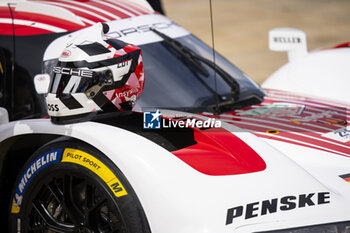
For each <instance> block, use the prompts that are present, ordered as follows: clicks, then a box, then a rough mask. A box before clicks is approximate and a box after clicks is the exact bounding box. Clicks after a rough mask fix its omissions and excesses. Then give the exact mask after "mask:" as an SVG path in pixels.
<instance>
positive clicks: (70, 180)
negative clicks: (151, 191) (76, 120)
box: [9, 139, 150, 233]
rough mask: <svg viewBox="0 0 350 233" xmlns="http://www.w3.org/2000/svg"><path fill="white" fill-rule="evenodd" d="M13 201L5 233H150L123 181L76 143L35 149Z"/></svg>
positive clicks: (99, 156)
mask: <svg viewBox="0 0 350 233" xmlns="http://www.w3.org/2000/svg"><path fill="white" fill-rule="evenodd" d="M11 199H12V203H11V207H10V210H9V211H10V214H9V229H10V231H9V232H28V233H31V232H76V233H96V232H106V233H107V232H113V233H117V232H118V233H149V232H150V229H149V226H148V223H147V219H146V216H145V214H144V212H143V209H142V207H141V204H140V202H139V200H138V198H137V196H136V194H135V192H134V191H133V189H132V187H131V185H130V184H129V183H128V181H127V179H126V177H125V176H124V175H123V174H122V172H121V171H120V170H119V169H118V168H117V167H116V166H115V165H114V164H113V163H112V162H111V161H110V160H109V159H108V158H107V157H106V156H105V155H103V154H102V153H101V152H100V151H98V150H96V149H95V148H93V147H91V146H89V145H86V144H84V143H82V142H79V141H72V140H67V139H64V140H58V141H57V140H56V141H55V142H52V143H49V144H46V145H45V146H43V147H41V148H40V149H38V150H37V151H36V152H35V153H34V154H33V155H32V156H31V157H30V159H29V160H28V162H27V163H26V164H25V165H24V167H23V168H22V170H21V172H20V173H19V176H18V178H17V181H16V185H15V187H14V189H13V192H12V198H11Z"/></svg>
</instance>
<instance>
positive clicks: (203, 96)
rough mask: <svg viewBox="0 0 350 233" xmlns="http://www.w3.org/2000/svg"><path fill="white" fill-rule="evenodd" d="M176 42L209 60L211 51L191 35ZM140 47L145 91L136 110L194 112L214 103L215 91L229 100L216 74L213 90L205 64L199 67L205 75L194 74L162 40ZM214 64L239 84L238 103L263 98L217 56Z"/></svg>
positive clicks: (222, 83) (229, 64) (228, 91)
mask: <svg viewBox="0 0 350 233" xmlns="http://www.w3.org/2000/svg"><path fill="white" fill-rule="evenodd" d="M176 40H177V41H179V42H180V43H181V44H182V45H184V46H186V47H188V48H190V49H191V50H193V51H194V52H195V53H197V54H199V55H200V56H202V57H204V58H207V59H209V60H212V56H213V53H212V50H211V48H209V47H208V46H206V45H205V44H204V43H203V42H201V41H200V40H198V39H197V38H196V37H194V36H193V35H187V36H184V37H180V38H177V39H176ZM140 47H141V49H142V54H143V61H144V68H145V88H144V90H143V93H142V95H141V98H140V100H139V101H138V102H137V104H136V108H152V107H153V108H170V109H178V110H186V111H193V112H197V111H203V110H206V108H207V106H208V105H212V104H215V103H216V92H217V94H218V95H219V96H221V98H222V101H225V100H230V99H231V98H232V96H231V87H230V86H229V85H228V84H227V83H226V82H225V80H224V79H222V78H220V77H219V75H218V74H217V75H216V76H217V77H216V86H217V90H215V79H214V70H213V69H212V68H210V67H209V66H207V65H206V64H204V63H202V66H203V67H204V68H205V69H206V70H207V71H208V73H209V75H208V76H206V75H204V74H203V73H202V72H200V71H196V69H194V68H193V65H192V63H191V62H190V61H189V60H188V59H186V58H184V57H183V56H181V55H180V54H177V53H175V52H174V51H172V48H169V46H168V45H167V44H166V43H165V42H164V41H162V42H156V43H151V44H146V45H141V46H140ZM216 64H217V66H219V67H221V68H222V69H223V70H224V71H226V72H227V73H228V74H230V75H231V76H232V77H233V78H234V79H235V80H236V81H237V82H238V83H239V86H240V96H239V99H238V101H244V100H246V99H249V98H251V97H259V98H260V99H263V96H264V93H263V92H262V90H261V89H260V88H259V87H258V85H257V84H255V83H254V82H253V81H251V80H250V79H249V78H248V77H246V76H245V74H243V73H242V72H241V71H240V70H239V69H238V68H237V67H235V66H233V65H232V64H231V63H230V62H228V61H227V60H225V59H224V58H223V57H221V56H220V55H218V54H216ZM255 104H256V103H255Z"/></svg>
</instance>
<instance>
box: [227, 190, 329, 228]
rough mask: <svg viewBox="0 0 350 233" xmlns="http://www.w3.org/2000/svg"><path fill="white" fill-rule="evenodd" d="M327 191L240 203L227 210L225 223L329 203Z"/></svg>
mask: <svg viewBox="0 0 350 233" xmlns="http://www.w3.org/2000/svg"><path fill="white" fill-rule="evenodd" d="M330 198H331V197H330V193H329V192H319V193H308V194H300V195H298V196H294V195H290V196H284V197H281V198H273V199H270V200H263V201H257V202H253V203H249V204H246V205H245V206H243V205H240V206H236V207H233V208H230V209H228V210H227V215H226V225H229V224H232V223H233V221H234V219H235V218H244V219H250V218H255V217H258V216H264V215H267V214H273V213H276V212H279V211H289V210H293V209H298V208H305V207H310V206H317V205H322V204H329V203H330Z"/></svg>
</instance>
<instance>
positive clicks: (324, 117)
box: [289, 111, 347, 125]
mask: <svg viewBox="0 0 350 233" xmlns="http://www.w3.org/2000/svg"><path fill="white" fill-rule="evenodd" d="M308 114H309V115H308V116H300V117H298V116H295V117H294V118H291V119H289V120H290V121H291V122H293V123H295V124H298V125H301V124H303V123H307V122H312V121H316V122H319V123H325V124H329V125H334V124H337V125H344V124H345V125H346V124H347V122H346V120H344V119H341V118H338V117H335V115H340V114H339V113H338V112H336V111H323V112H321V113H315V112H309V113H308Z"/></svg>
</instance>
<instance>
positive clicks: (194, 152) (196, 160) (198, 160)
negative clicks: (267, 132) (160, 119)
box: [173, 128, 266, 176]
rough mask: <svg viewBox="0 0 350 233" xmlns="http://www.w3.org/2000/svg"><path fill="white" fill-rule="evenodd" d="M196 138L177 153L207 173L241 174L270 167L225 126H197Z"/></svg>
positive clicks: (194, 167)
mask: <svg viewBox="0 0 350 233" xmlns="http://www.w3.org/2000/svg"><path fill="white" fill-rule="evenodd" d="M194 137H195V141H196V142H197V144H195V145H192V146H189V147H186V148H184V149H180V150H177V151H174V152H173V154H174V155H176V156H177V157H178V158H180V159H181V160H182V161H184V162H185V163H187V164H188V165H189V166H191V167H192V168H193V169H195V170H197V171H199V172H201V173H203V174H206V175H212V176H224V175H238V174H246V173H252V172H258V171H263V170H265V168H266V164H265V162H264V160H263V159H262V158H261V157H260V156H259V155H258V154H257V153H256V152H255V151H254V150H253V149H252V148H251V147H250V146H248V145H247V144H246V143H245V142H243V141H242V140H241V139H239V138H238V137H237V136H235V135H234V134H232V133H230V132H228V131H226V130H224V129H221V128H220V129H217V128H211V129H207V130H199V129H194Z"/></svg>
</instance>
